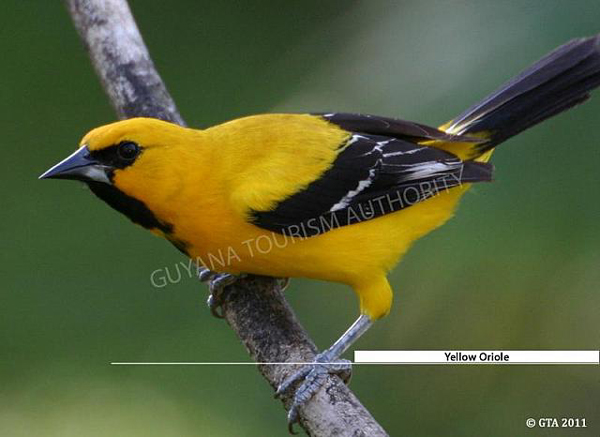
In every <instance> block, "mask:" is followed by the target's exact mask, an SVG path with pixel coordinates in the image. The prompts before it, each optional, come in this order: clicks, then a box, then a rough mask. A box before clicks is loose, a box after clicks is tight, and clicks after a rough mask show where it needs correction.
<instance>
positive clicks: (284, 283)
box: [277, 278, 290, 291]
mask: <svg viewBox="0 0 600 437" xmlns="http://www.w3.org/2000/svg"><path fill="white" fill-rule="evenodd" d="M277 283H278V284H279V290H280V291H285V290H286V289H287V288H288V285H290V278H277Z"/></svg>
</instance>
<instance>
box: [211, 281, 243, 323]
mask: <svg viewBox="0 0 600 437" xmlns="http://www.w3.org/2000/svg"><path fill="white" fill-rule="evenodd" d="M211 273H213V272H211ZM238 278H239V276H236V275H231V274H229V273H213V274H212V275H211V276H210V278H209V279H208V289H209V291H210V295H209V296H208V300H207V301H206V303H207V305H208V308H209V309H210V312H211V314H212V315H213V316H215V317H217V318H219V319H222V318H223V317H224V314H223V303H224V302H223V297H224V296H223V293H224V291H225V288H226V287H227V286H229V285H231V284H233V283H234V282H235V281H237V280H238Z"/></svg>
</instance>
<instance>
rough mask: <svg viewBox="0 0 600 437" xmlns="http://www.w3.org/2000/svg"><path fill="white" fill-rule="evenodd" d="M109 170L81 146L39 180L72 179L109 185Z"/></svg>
mask: <svg viewBox="0 0 600 437" xmlns="http://www.w3.org/2000/svg"><path fill="white" fill-rule="evenodd" d="M109 170H110V167H108V166H106V165H104V164H102V163H100V162H98V161H97V160H95V159H94V158H93V157H92V156H91V154H90V151H89V150H88V148H87V147H86V146H81V147H80V148H79V149H77V150H76V151H75V152H74V153H73V154H72V155H70V156H68V157H67V158H65V159H63V160H62V161H60V162H59V163H58V164H56V165H55V166H54V167H51V168H50V169H49V170H47V171H46V172H44V173H43V174H42V175H41V176H40V177H39V179H73V180H76V181H83V182H104V183H106V184H110V183H111V181H110V177H109V175H108V171H109Z"/></svg>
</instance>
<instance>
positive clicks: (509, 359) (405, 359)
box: [354, 350, 600, 365]
mask: <svg viewBox="0 0 600 437" xmlns="http://www.w3.org/2000/svg"><path fill="white" fill-rule="evenodd" d="M354 362H355V363H365V364H596V365H598V364H600V351H597V350H585V351H489V350H445V351H355V352H354Z"/></svg>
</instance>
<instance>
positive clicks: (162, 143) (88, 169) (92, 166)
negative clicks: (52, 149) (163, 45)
mask: <svg viewBox="0 0 600 437" xmlns="http://www.w3.org/2000/svg"><path fill="white" fill-rule="evenodd" d="M198 133H199V131H193V130H191V129H186V128H183V127H180V126H177V125H175V124H171V123H167V122H165V121H161V120H156V119H152V118H132V119H129V120H124V121H119V122H116V123H112V124H108V125H105V126H101V127H99V128H96V129H93V130H92V131H90V132H89V133H88V134H87V135H85V136H84V137H83V139H82V140H81V143H80V147H79V149H77V151H75V153H73V154H72V155H70V156H69V157H67V158H66V159H64V160H63V161H61V162H59V163H58V164H56V165H55V166H54V167H52V168H51V169H49V170H48V171H47V172H45V173H44V174H43V175H41V176H40V178H44V179H45V178H55V179H74V180H79V181H83V182H85V183H86V184H87V185H88V186H89V187H90V189H91V190H92V191H93V192H94V194H96V195H97V196H98V197H100V198H101V199H102V200H104V201H105V202H106V203H108V204H109V205H110V206H111V207H113V208H115V209H116V210H118V211H119V212H121V213H123V214H125V215H126V216H127V217H129V218H130V219H131V220H132V221H133V222H135V223H137V224H140V225H142V226H144V227H145V228H148V229H150V230H154V231H161V232H162V233H164V234H168V233H169V232H171V230H172V226H171V225H170V224H169V223H168V222H166V221H165V220H164V218H162V217H157V215H156V214H155V212H153V211H155V210H154V209H152V210H151V208H149V207H148V205H149V204H150V203H151V202H153V201H155V200H156V199H157V197H161V196H162V197H164V196H168V195H169V193H170V191H172V190H173V187H172V185H173V183H174V182H176V181H177V180H178V178H177V177H176V174H175V173H176V172H177V171H178V170H180V169H178V167H177V166H176V165H169V164H170V162H171V161H175V160H178V157H180V156H181V153H182V152H183V153H185V147H182V146H185V145H186V144H187V145H189V144H197V142H195V141H192V142H190V141H189V139H190V135H198ZM170 186H171V188H169V187H170Z"/></svg>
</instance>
